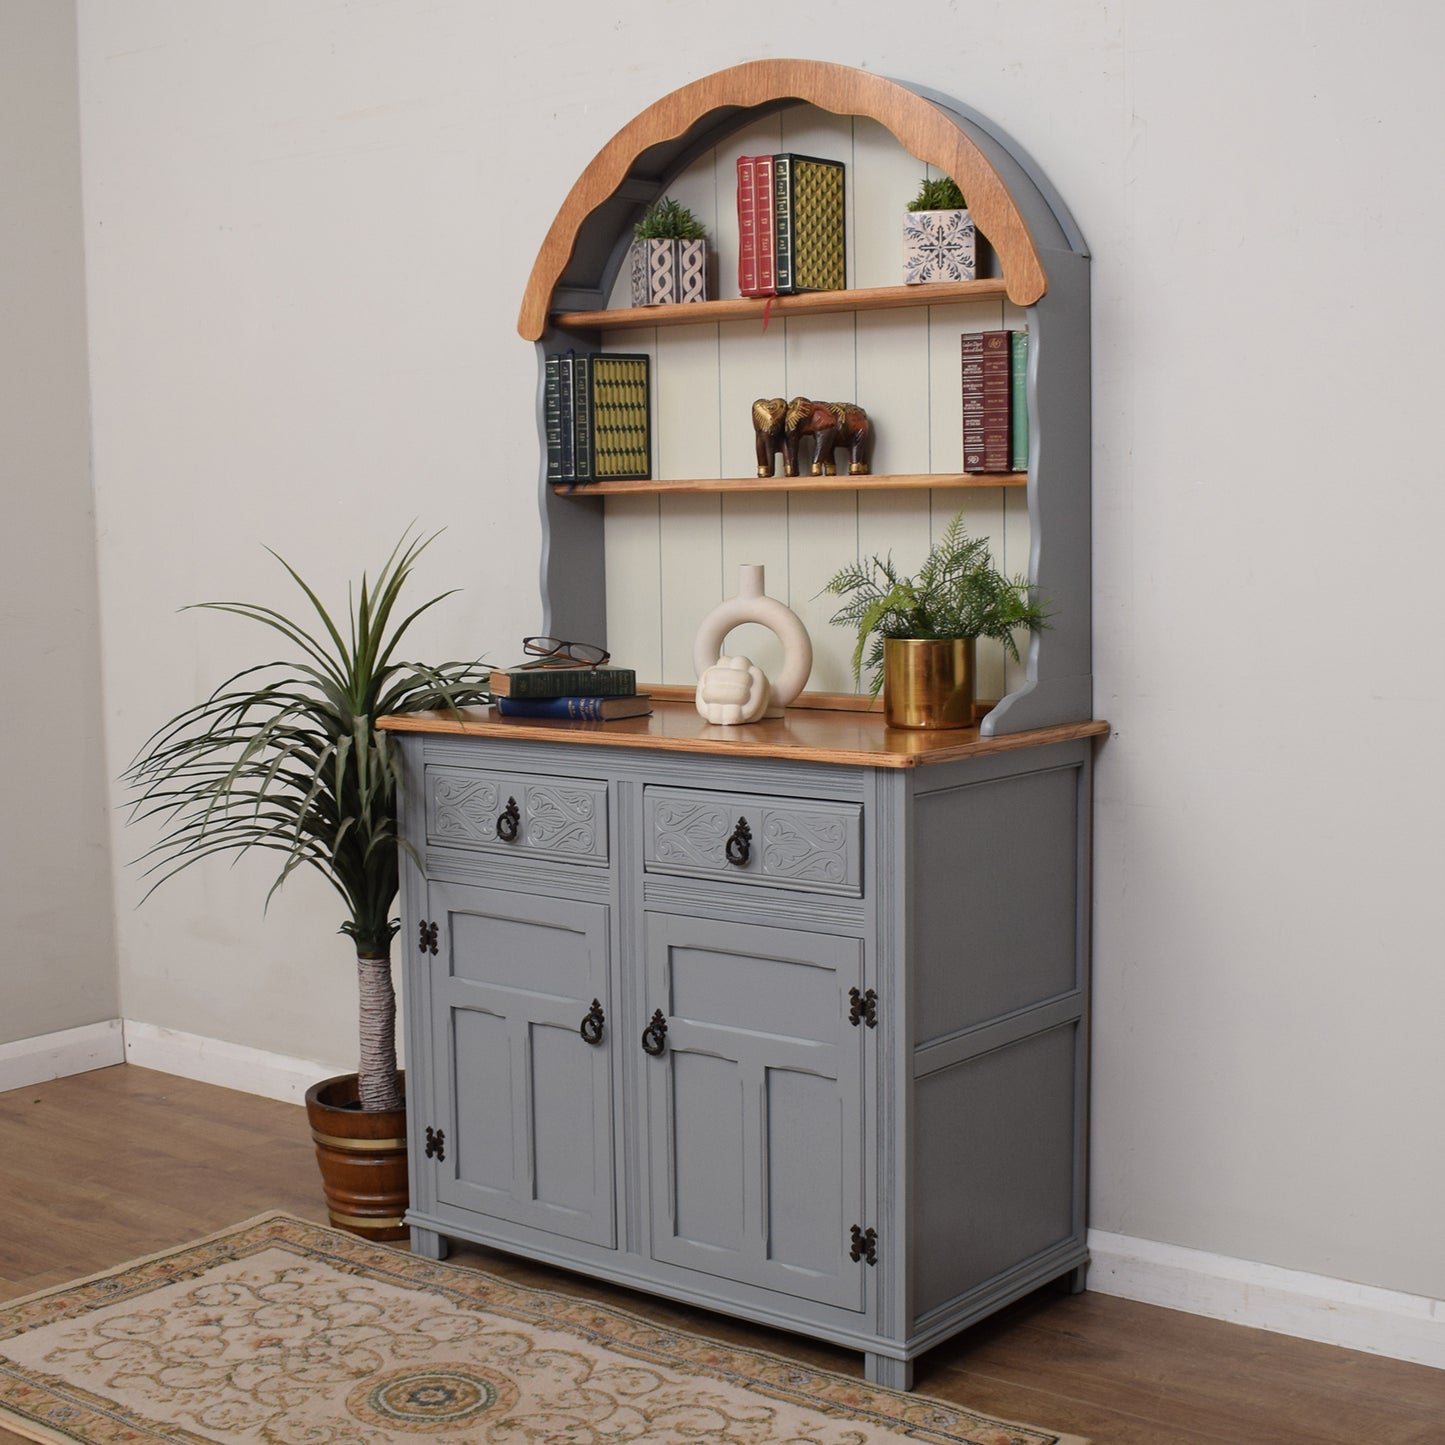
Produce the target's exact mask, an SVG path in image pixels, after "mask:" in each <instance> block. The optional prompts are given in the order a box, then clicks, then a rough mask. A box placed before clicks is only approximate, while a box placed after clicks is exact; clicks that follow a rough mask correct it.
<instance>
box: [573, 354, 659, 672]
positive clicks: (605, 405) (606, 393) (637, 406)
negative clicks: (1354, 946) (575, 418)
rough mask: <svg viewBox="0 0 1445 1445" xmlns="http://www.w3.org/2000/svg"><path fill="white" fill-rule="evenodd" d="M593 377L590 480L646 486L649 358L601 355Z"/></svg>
mask: <svg viewBox="0 0 1445 1445" xmlns="http://www.w3.org/2000/svg"><path fill="white" fill-rule="evenodd" d="M589 372H590V375H589V387H588V399H589V403H590V411H591V416H590V426H589V435H590V451H591V455H590V462H591V469H590V471H591V475H590V480H592V481H595V482H635V481H642V480H645V479H646V478H648V477H650V476H651V475H652V415H651V404H650V403H651V394H650V388H649V384H648V383H649V372H648V357H647V356H646V355H643V354H639V355H636V356H630V355H623V354H620V353H616V352H607V351H602V352H598V353H597V355H595V356H593V357H591V358H590V366H589ZM578 470H579V473H580V471H581V466H580V464H579V468H578ZM560 695H561V694H559V696H560Z"/></svg>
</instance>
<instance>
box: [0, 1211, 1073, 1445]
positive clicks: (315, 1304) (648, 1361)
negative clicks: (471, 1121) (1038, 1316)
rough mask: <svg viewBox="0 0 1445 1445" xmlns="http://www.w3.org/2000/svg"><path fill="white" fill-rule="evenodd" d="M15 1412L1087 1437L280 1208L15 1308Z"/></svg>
mask: <svg viewBox="0 0 1445 1445" xmlns="http://www.w3.org/2000/svg"><path fill="white" fill-rule="evenodd" d="M0 1425H3V1426H5V1427H7V1428H9V1429H11V1430H14V1431H16V1432H18V1433H19V1434H21V1435H23V1436H25V1437H27V1438H28V1439H32V1440H41V1441H70V1442H83V1445H157V1442H166V1445H207V1442H224V1445H231V1442H243V1441H244V1442H257V1445H399V1442H411V1445H422V1442H423V1441H425V1442H429V1445H483V1442H487V1445H491V1442H496V1445H528V1442H548V1445H556V1442H566V1445H632V1442H647V1445H669V1442H684V1441H686V1442H689V1445H700V1442H718V1445H723V1442H726V1445H765V1442H767V1445H772V1442H780V1445H783V1442H785V1445H874V1442H885V1441H896V1440H900V1439H911V1440H923V1441H939V1442H949V1445H953V1442H973V1445H1083V1442H1080V1441H1079V1440H1078V1438H1077V1437H1074V1436H1060V1435H1054V1434H1050V1433H1049V1432H1047V1431H1043V1430H1036V1429H1031V1428H1029V1427H1027V1426H1023V1425H1010V1424H1007V1423H1006V1422H1004V1421H1001V1420H994V1419H990V1418H987V1417H985V1416H981V1415H974V1414H971V1413H970V1412H968V1411H967V1410H960V1409H958V1408H956V1407H954V1406H952V1405H948V1404H945V1403H943V1402H941V1401H938V1400H930V1399H927V1398H926V1397H923V1396H919V1395H908V1394H899V1393H897V1392H895V1391H892V1390H884V1389H880V1388H878V1387H876V1386H872V1385H865V1384H863V1383H861V1382H860V1381H858V1380H854V1379H850V1378H848V1377H847V1376H843V1375H836V1374H832V1373H829V1372H825V1371H818V1370H813V1369H808V1368H805V1367H802V1366H799V1365H797V1364H795V1363H792V1362H790V1361H787V1360H784V1359H781V1358H779V1357H777V1356H772V1355H766V1354H761V1353H758V1352H756V1351H752V1350H745V1349H739V1348H736V1347H734V1346H731V1345H724V1344H719V1343H718V1342H716V1341H712V1340H707V1339H703V1338H700V1337H698V1336H695V1335H690V1334H679V1333H677V1332H674V1331H671V1330H666V1329H662V1328H659V1327H658V1326H656V1325H653V1324H650V1323H648V1322H647V1321H645V1320H642V1319H640V1318H638V1317H636V1316H634V1315H629V1314H625V1313H623V1312H621V1311H618V1310H613V1309H609V1308H606V1307H604V1306H601V1305H597V1304H594V1303H592V1302H590V1301H587V1300H577V1299H573V1298H571V1297H569V1296H565V1295H559V1294H553V1293H549V1292H547V1291H543V1290H532V1289H523V1288H520V1287H518V1286H516V1285H513V1284H510V1283H508V1282H507V1281H505V1280H500V1279H497V1278H495V1277H494V1276H491V1275H487V1274H483V1273H481V1272H480V1271H477V1270H473V1269H468V1268H463V1267H461V1266H457V1265H449V1264H437V1263H435V1262H433V1261H431V1260H425V1259H420V1258H417V1257H415V1256H413V1255H411V1254H407V1253H405V1252H403V1251H401V1250H397V1249H391V1248H388V1247H387V1246H385V1245H379V1244H372V1243H368V1242H367V1241H365V1240H361V1239H357V1238H355V1237H353V1236H351V1235H347V1234H341V1233H338V1232H336V1231H334V1230H330V1229H324V1228H322V1227H320V1226H318V1225H314V1224H309V1223H306V1222H305V1221H302V1220H299V1219H293V1218H291V1217H290V1216H288V1215H281V1214H269V1215H263V1216H262V1217H260V1218H259V1219H253V1220H251V1221H249V1222H248V1223H245V1224H240V1225H237V1226H236V1227H235V1228H234V1229H230V1230H227V1231H225V1232H224V1233H222V1234H218V1235H214V1236H212V1237H211V1238H209V1239H205V1240H201V1241H199V1242H197V1243H195V1244H188V1245H183V1246H181V1247H179V1248H177V1249H172V1250H168V1251H167V1252H165V1253H164V1254H158V1255H155V1256H154V1257H152V1258H150V1259H145V1260H137V1261H136V1262H135V1263H133V1264H127V1265H122V1266H121V1267H120V1268H118V1269H115V1270H111V1271H109V1272H108V1273H106V1274H102V1275H97V1276H95V1277H94V1278H92V1279H89V1280H82V1281H80V1282H79V1283H77V1284H71V1285H65V1286H63V1287H62V1288H60V1289H53V1290H47V1291H45V1292H44V1293H42V1294H38V1295H32V1296H31V1297H30V1298H29V1299H26V1300H20V1301H17V1302H15V1303H13V1304H10V1305H6V1306H4V1307H0Z"/></svg>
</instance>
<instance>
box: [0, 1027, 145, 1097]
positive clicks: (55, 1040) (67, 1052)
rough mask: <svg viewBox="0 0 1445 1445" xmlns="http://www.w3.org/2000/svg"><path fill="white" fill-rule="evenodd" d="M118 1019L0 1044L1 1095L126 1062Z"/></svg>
mask: <svg viewBox="0 0 1445 1445" xmlns="http://www.w3.org/2000/svg"><path fill="white" fill-rule="evenodd" d="M121 1040H122V1027H121V1021H120V1020H119V1019H106V1020H105V1021H104V1022H102V1023H98V1024H85V1025H83V1026H82V1027H80V1028H78V1029H60V1030H59V1031H58V1032H56V1033H53V1034H38V1035H37V1036H36V1037H35V1038H33V1039H17V1040H16V1041H15V1042H14V1043H11V1044H0V1093H3V1092H4V1091H5V1090H6V1089H25V1088H28V1087H29V1086H30V1085H31V1084H40V1083H44V1081H45V1080H46V1079H63V1078H64V1077H65V1076H66V1075H67V1074H86V1073H89V1072H90V1070H91V1069H105V1068H109V1067H110V1066H111V1065H112V1064H123V1063H125V1047H124V1045H123V1043H122V1041H121Z"/></svg>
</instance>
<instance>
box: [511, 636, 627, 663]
mask: <svg viewBox="0 0 1445 1445" xmlns="http://www.w3.org/2000/svg"><path fill="white" fill-rule="evenodd" d="M522 651H523V652H525V653H527V654H529V655H530V656H532V657H535V658H536V659H537V660H536V661H535V662H524V663H523V664H522V666H523V667H564V666H566V665H567V664H568V663H571V664H572V665H573V666H581V667H601V666H602V664H603V663H604V662H606V661H607V659H608V658H609V657H611V656H612V654H611V653H610V652H608V650H607V649H606V648H605V647H598V646H596V645H595V644H594V643H591V642H567V641H564V640H563V639H562V638H560V637H524V638H523V639H522Z"/></svg>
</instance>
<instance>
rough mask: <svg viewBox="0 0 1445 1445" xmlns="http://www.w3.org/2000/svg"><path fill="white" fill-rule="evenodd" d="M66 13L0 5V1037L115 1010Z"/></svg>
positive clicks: (75, 135) (22, 1035) (11, 0)
mask: <svg viewBox="0 0 1445 1445" xmlns="http://www.w3.org/2000/svg"><path fill="white" fill-rule="evenodd" d="M89 413H90V398H89V392H88V389H87V382H86V361H85V274H84V261H83V257H82V230H81V217H80V117H79V113H78V109H77V105H76V61H75V13H74V10H73V9H72V7H70V6H68V5H55V4H51V3H48V0H6V3H4V4H0V487H3V491H0V496H3V498H4V521H3V525H0V656H3V658H4V665H5V681H4V686H3V687H0V737H3V738H4V739H5V756H6V758H7V764H6V766H5V767H3V768H0V819H3V820H4V834H3V841H0V859H3V863H0V919H3V920H4V928H5V946H4V948H3V949H0V1045H4V1044H6V1043H9V1042H12V1041H15V1040H19V1039H28V1038H33V1037H35V1036H37V1035H43V1034H51V1033H56V1032H60V1031H62V1030H67V1029H72V1028H77V1027H81V1026H83V1025H86V1024H92V1023H97V1022H99V1021H102V1020H105V1019H109V1018H114V1017H115V1012H116V971H115V945H114V935H113V929H112V925H111V879H110V838H109V832H108V829H107V825H106V805H107V793H108V790H109V789H108V784H107V781H106V778H105V774H104V771H103V768H104V754H103V750H102V742H101V732H102V721H101V705H100V633H99V626H98V613H97V608H96V576H95V524H94V516H93V512H92V507H91V490H90V415H89Z"/></svg>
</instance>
